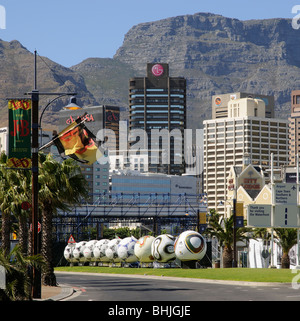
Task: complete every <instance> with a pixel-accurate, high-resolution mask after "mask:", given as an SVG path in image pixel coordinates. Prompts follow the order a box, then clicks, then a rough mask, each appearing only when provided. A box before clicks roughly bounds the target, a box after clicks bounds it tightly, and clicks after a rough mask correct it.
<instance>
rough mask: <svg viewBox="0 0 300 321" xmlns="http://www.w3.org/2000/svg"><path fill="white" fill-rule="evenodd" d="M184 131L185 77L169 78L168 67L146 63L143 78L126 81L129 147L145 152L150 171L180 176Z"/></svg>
mask: <svg viewBox="0 0 300 321" xmlns="http://www.w3.org/2000/svg"><path fill="white" fill-rule="evenodd" d="M185 128H186V80H185V78H183V77H169V66H168V64H147V76H146V77H137V78H131V79H130V80H129V132H130V133H131V141H130V143H129V148H130V149H132V148H134V147H139V148H141V149H148V154H149V165H148V168H149V171H150V172H155V173H166V174H182V173H184V129H185ZM137 136H139V137H138V138H137Z"/></svg>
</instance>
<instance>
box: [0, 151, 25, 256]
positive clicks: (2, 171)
mask: <svg viewBox="0 0 300 321" xmlns="http://www.w3.org/2000/svg"><path fill="white" fill-rule="evenodd" d="M6 161H7V156H6V155H5V153H4V152H2V153H1V155H0V203H1V205H0V209H1V212H2V248H3V250H4V251H5V253H6V254H8V253H9V250H10V233H11V232H12V221H13V216H14V218H15V220H17V221H18V224H17V225H15V228H16V229H15V231H16V232H17V233H18V237H19V244H20V247H21V251H22V253H23V254H25V253H27V241H28V212H27V211H24V210H22V208H21V204H22V202H24V201H29V200H30V197H31V187H30V185H31V175H30V172H29V171H26V170H19V169H8V168H7V167H6ZM12 215H13V216H12Z"/></svg>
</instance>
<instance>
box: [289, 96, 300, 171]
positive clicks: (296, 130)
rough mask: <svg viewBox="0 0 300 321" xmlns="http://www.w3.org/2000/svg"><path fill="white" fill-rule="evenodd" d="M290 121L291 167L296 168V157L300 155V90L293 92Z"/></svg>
mask: <svg viewBox="0 0 300 321" xmlns="http://www.w3.org/2000/svg"><path fill="white" fill-rule="evenodd" d="M289 121H290V125H289V129H290V130H289V134H290V135H289V146H290V151H289V163H290V165H291V166H296V155H297V154H298V155H299V151H300V90H293V91H292V94H291V117H290V118H289Z"/></svg>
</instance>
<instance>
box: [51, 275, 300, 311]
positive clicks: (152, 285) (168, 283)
mask: <svg viewBox="0 0 300 321" xmlns="http://www.w3.org/2000/svg"><path fill="white" fill-rule="evenodd" d="M162 274H163V271H162ZM56 277H57V282H58V283H59V284H61V285H67V286H71V287H74V288H76V289H77V290H78V291H77V292H76V294H75V295H73V296H72V297H71V298H70V300H71V301H98V302H99V301H109V303H110V304H112V303H113V302H117V303H118V302H125V301H134V302H143V301H146V302H152V303H151V304H157V303H160V304H163V303H164V302H166V303H167V302H172V304H173V305H174V304H175V303H176V302H177V303H181V304H185V303H187V304H190V303H191V302H194V304H195V306H197V301H198V302H199V301H300V289H298V290H296V289H293V288H292V286H291V284H282V285H278V283H277V284H274V285H266V286H261V285H258V284H257V283H255V284H254V285H251V286H250V285H242V284H239V283H235V284H222V283H218V282H201V281H199V280H198V281H197V280H194V281H183V280H182V279H180V280H178V279H177V280H175V279H173V278H171V279H170V278H167V277H163V276H161V277H155V278H152V277H150V276H139V277H136V276H135V277H130V276H121V275H112V274H105V275H103V274H88V273H66V272H64V273H63V272H56ZM291 280H292V274H291ZM198 308H199V307H198Z"/></svg>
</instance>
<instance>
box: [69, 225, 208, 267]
mask: <svg viewBox="0 0 300 321" xmlns="http://www.w3.org/2000/svg"><path fill="white" fill-rule="evenodd" d="M205 253H206V242H205V240H204V238H203V237H202V235H201V234H200V233H198V232H195V231H185V232H183V233H181V234H180V235H179V236H178V237H177V238H175V237H174V236H172V235H170V234H162V235H159V236H157V237H156V238H155V237H153V236H149V235H147V236H143V237H141V238H139V239H138V240H137V239H136V238H135V237H133V236H130V237H126V238H124V239H120V238H115V239H113V240H107V239H102V240H100V241H97V240H92V241H88V242H86V241H82V242H79V243H76V244H75V246H74V245H69V244H68V245H67V246H66V248H65V250H64V257H65V259H66V260H67V261H69V262H71V261H74V260H75V261H76V260H77V261H79V260H81V259H85V260H87V261H88V260H93V261H100V262H121V261H123V262H127V263H133V262H137V261H140V262H141V263H150V262H154V261H157V262H161V263H164V262H169V261H172V260H174V259H176V258H178V259H180V260H181V261H197V260H201V259H202V258H203V257H204V255H205Z"/></svg>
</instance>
